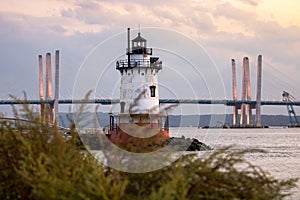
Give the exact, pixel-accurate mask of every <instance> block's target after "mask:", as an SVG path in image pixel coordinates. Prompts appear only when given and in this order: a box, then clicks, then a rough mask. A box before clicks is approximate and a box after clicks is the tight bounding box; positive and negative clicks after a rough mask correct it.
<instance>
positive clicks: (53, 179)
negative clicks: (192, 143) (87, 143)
mask: <svg viewBox="0 0 300 200" xmlns="http://www.w3.org/2000/svg"><path fill="white" fill-rule="evenodd" d="M26 116H27V118H28V119H29V120H31V121H33V123H32V124H27V125H24V124H19V125H16V126H15V125H13V124H11V123H10V122H9V121H5V120H4V121H1V123H0V197H1V199H125V200H126V199H128V200H129V199H130V200H131V199H268V200H269V199H282V198H284V197H285V196H288V195H289V190H290V189H291V188H292V187H294V186H295V182H296V181H297V180H296V179H289V180H278V179H275V178H273V177H272V176H270V175H268V173H266V172H264V171H263V170H261V169H260V168H259V167H256V166H253V165H252V164H250V163H248V162H247V161H246V160H245V159H244V155H245V154H246V153H247V152H249V151H251V150H242V151H241V150H239V151H238V150H233V149H231V148H225V149H222V150H215V151H213V152H211V153H210V154H209V155H208V156H207V157H205V158H203V157H197V155H196V154H189V155H185V156H182V157H181V158H180V159H179V160H177V161H176V162H174V163H173V164H172V165H170V166H168V167H165V168H163V169H161V170H158V171H153V172H149V173H139V174H138V173H136V174H133V173H125V172H119V171H116V170H113V169H110V168H108V167H106V166H103V165H102V164H100V163H98V162H97V161H96V160H95V158H94V157H93V156H91V155H89V154H87V153H86V151H85V150H83V149H82V146H81V145H80V142H79V141H78V138H77V137H75V136H76V131H75V129H74V128H73V129H71V132H72V135H73V136H74V137H72V139H66V138H64V137H63V136H62V135H61V134H60V133H59V131H58V129H56V128H55V127H54V128H51V127H49V126H47V125H46V124H43V123H41V121H40V119H39V118H35V117H33V115H32V114H30V113H27V114H26ZM241 166H243V167H241Z"/></svg>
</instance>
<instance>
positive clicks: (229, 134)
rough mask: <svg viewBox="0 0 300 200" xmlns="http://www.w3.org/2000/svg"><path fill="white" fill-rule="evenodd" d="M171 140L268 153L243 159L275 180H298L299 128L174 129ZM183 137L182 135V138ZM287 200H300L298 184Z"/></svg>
mask: <svg viewBox="0 0 300 200" xmlns="http://www.w3.org/2000/svg"><path fill="white" fill-rule="evenodd" d="M170 133H171V136H181V135H185V137H195V138H197V139H199V140H200V141H204V142H205V143H206V144H209V145H211V146H214V148H221V147H224V146H228V145H234V148H237V149H244V148H252V149H253V148H255V149H263V150H266V151H267V153H253V154H251V153H250V154H247V155H246V159H247V160H249V161H250V162H251V163H253V164H255V165H257V166H260V167H261V168H262V169H264V170H265V171H267V172H269V173H270V174H271V175H273V176H274V177H276V178H280V179H287V178H296V177H299V178H300V128H298V129H297V128H268V129H197V128H192V127H191V128H173V129H171V130H170ZM183 133H184V134H183ZM292 192H293V195H292V196H291V197H288V198H286V199H295V200H298V199H300V181H298V183H297V187H296V188H294V189H293V190H292Z"/></svg>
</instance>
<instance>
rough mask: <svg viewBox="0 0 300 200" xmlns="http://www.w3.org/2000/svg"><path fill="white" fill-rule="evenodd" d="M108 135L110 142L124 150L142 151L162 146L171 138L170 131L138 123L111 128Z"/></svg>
mask: <svg viewBox="0 0 300 200" xmlns="http://www.w3.org/2000/svg"><path fill="white" fill-rule="evenodd" d="M107 137H108V139H109V140H110V142H112V143H113V144H115V145H117V146H118V147H120V148H122V149H124V150H128V151H131V152H137V153H142V152H149V151H154V150H157V149H158V148H160V147H162V146H163V145H164V144H165V141H167V140H168V139H169V131H168V130H161V129H159V128H149V127H143V126H138V125H136V124H123V125H120V126H118V127H117V128H116V129H115V130H110V131H109V132H108V134H107Z"/></svg>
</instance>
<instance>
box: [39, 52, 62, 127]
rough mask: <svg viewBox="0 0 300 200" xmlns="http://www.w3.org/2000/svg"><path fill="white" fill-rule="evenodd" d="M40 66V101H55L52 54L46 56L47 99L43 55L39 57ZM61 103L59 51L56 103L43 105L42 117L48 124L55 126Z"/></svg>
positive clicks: (56, 58)
mask: <svg viewBox="0 0 300 200" xmlns="http://www.w3.org/2000/svg"><path fill="white" fill-rule="evenodd" d="M38 65H39V89H40V94H39V95H40V100H41V101H42V102H43V101H45V100H46V101H47V102H49V101H53V93H52V71H51V54H50V53H47V54H46V73H45V89H46V92H45V97H44V79H43V59H42V55H39V56H38ZM58 101H59V51H58V50H57V51H56V52H55V94H54V103H41V107H40V117H41V119H42V120H43V121H44V122H46V123H50V124H53V123H55V122H56V121H57V115H58Z"/></svg>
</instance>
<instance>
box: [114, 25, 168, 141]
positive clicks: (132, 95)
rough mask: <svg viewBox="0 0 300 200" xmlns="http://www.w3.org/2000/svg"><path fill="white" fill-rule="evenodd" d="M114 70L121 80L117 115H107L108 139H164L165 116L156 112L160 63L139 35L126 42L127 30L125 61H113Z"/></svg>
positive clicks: (166, 118) (166, 127) (165, 134)
mask: <svg viewBox="0 0 300 200" xmlns="http://www.w3.org/2000/svg"><path fill="white" fill-rule="evenodd" d="M116 70H117V71H119V73H120V76H121V83H120V113H119V114H118V115H113V114H111V115H110V127H109V132H108V138H109V139H110V140H111V141H112V142H115V141H120V140H123V141H122V142H124V141H126V140H127V139H128V138H130V137H137V138H149V137H151V136H154V135H157V134H158V135H159V134H162V135H164V136H166V137H168V136H169V128H168V116H167V114H162V112H161V111H160V105H159V93H158V73H159V71H160V70H162V61H160V60H159V57H157V56H154V55H153V51H152V48H148V47H147V40H146V39H145V38H143V37H142V35H141V33H140V31H139V32H138V34H137V36H136V37H135V38H134V39H132V40H130V28H128V30H127V49H126V57H125V59H123V60H118V61H116ZM149 133H150V134H149Z"/></svg>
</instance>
